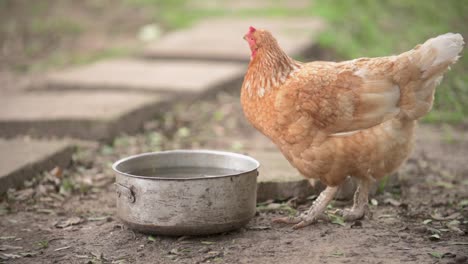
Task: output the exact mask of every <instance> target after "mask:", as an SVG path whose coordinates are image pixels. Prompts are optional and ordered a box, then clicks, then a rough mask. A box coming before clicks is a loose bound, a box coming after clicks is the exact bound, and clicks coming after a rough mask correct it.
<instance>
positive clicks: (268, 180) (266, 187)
mask: <svg viewBox="0 0 468 264" xmlns="http://www.w3.org/2000/svg"><path fill="white" fill-rule="evenodd" d="M248 155H249V156H251V157H253V158H255V159H256V160H258V161H259V162H260V168H259V176H258V180H257V182H258V187H257V201H258V202H263V201H266V200H269V199H280V200H284V199H287V198H291V197H299V199H304V198H306V197H307V196H309V195H311V194H314V193H315V190H314V188H313V187H312V186H311V185H310V183H309V181H308V180H307V179H305V178H304V177H303V176H302V175H300V173H299V172H298V171H297V170H296V169H295V168H294V167H292V166H291V165H290V164H289V162H288V161H287V160H286V158H284V157H283V155H282V154H281V153H280V152H279V151H249V152H248Z"/></svg>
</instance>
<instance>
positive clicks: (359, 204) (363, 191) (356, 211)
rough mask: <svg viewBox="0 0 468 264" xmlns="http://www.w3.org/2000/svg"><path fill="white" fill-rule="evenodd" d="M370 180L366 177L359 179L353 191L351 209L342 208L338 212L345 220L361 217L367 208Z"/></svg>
mask: <svg viewBox="0 0 468 264" xmlns="http://www.w3.org/2000/svg"><path fill="white" fill-rule="evenodd" d="M369 188H370V181H369V180H367V179H359V180H358V187H357V189H356V192H355V193H354V203H353V207H351V209H344V210H342V211H341V212H340V213H341V214H342V215H343V219H344V220H345V221H354V220H357V219H361V218H362V217H363V216H364V213H365V212H366V209H367V203H368V199H369Z"/></svg>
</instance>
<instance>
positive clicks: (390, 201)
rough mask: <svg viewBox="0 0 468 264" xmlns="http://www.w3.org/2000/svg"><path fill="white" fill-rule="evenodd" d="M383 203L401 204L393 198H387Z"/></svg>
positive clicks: (397, 205)
mask: <svg viewBox="0 0 468 264" xmlns="http://www.w3.org/2000/svg"><path fill="white" fill-rule="evenodd" d="M384 203H385V204H390V205H393V206H396V207H399V206H400V205H401V202H399V201H397V200H395V199H393V198H387V199H385V200H384Z"/></svg>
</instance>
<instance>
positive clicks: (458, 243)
mask: <svg viewBox="0 0 468 264" xmlns="http://www.w3.org/2000/svg"><path fill="white" fill-rule="evenodd" d="M448 244H449V245H468V242H458V241H456V242H449V243H448Z"/></svg>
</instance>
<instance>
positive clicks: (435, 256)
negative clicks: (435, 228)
mask: <svg viewBox="0 0 468 264" xmlns="http://www.w3.org/2000/svg"><path fill="white" fill-rule="evenodd" d="M428 254H429V255H431V256H432V257H434V258H437V259H441V258H442V254H440V253H439V252H430V253H428Z"/></svg>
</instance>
